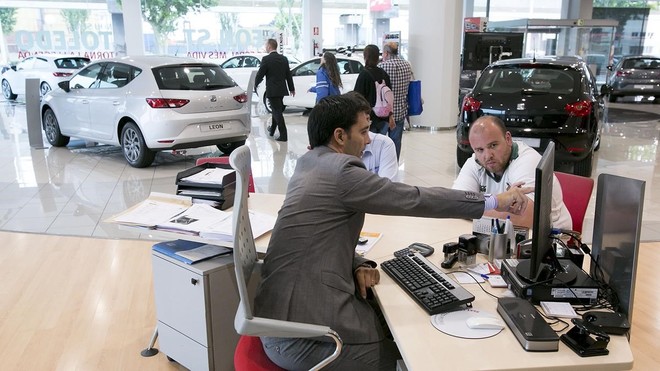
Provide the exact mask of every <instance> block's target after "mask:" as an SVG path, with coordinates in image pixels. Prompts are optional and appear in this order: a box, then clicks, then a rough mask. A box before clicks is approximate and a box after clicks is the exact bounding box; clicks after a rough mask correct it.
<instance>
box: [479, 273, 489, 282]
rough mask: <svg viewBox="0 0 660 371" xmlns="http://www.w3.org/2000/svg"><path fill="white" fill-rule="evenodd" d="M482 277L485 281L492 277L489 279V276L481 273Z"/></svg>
mask: <svg viewBox="0 0 660 371" xmlns="http://www.w3.org/2000/svg"><path fill="white" fill-rule="evenodd" d="M480 276H481V278H483V279H485V280H487V279H489V278H490V277H488V275H487V274H483V273H481V274H480Z"/></svg>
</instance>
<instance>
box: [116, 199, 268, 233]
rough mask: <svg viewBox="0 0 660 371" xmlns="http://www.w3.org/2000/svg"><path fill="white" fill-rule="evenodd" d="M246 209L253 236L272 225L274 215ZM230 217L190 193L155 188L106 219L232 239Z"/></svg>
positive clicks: (144, 226) (119, 222)
mask: <svg viewBox="0 0 660 371" xmlns="http://www.w3.org/2000/svg"><path fill="white" fill-rule="evenodd" d="M249 213H250V214H249V215H250V223H251V225H252V234H253V235H254V238H257V237H259V236H261V235H263V234H265V233H267V232H269V231H270V230H272V229H273V227H274V226H275V219H276V218H275V217H274V216H271V215H268V214H263V213H259V212H255V211H250V212H249ZM232 219H233V218H232V213H231V212H228V211H222V210H218V209H216V208H213V207H211V206H210V205H207V204H204V203H193V202H192V199H191V198H190V197H182V196H173V195H167V194H162V193H156V192H154V193H152V194H151V195H149V198H147V199H146V200H144V201H142V202H140V203H139V204H137V205H135V206H133V207H131V208H130V209H128V210H126V211H124V212H122V213H120V214H118V215H115V216H113V217H111V218H109V219H107V220H106V222H109V223H117V224H123V225H129V226H135V227H143V228H149V229H156V230H161V231H168V232H174V233H180V234H187V235H196V236H197V235H198V236H200V237H203V238H208V239H210V240H219V241H225V242H231V241H233V240H234V238H233V220H232Z"/></svg>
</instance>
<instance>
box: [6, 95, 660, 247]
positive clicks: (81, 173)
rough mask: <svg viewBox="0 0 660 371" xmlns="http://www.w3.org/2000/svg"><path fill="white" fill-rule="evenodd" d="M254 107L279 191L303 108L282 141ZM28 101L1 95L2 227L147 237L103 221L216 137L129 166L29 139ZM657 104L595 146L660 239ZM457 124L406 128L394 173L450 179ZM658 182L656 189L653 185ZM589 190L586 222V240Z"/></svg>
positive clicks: (113, 150) (650, 235)
mask: <svg viewBox="0 0 660 371" xmlns="http://www.w3.org/2000/svg"><path fill="white" fill-rule="evenodd" d="M262 112H263V111H260V110H259V109H258V108H255V114H254V116H253V121H252V125H253V127H252V135H251V136H250V138H249V140H248V144H249V146H250V148H251V150H252V157H253V162H252V170H253V176H254V180H255V184H256V188H257V191H258V192H269V193H284V192H285V191H286V186H287V182H288V179H289V178H290V177H291V174H292V173H293V171H294V168H295V165H296V160H297V159H298V157H299V156H301V155H302V154H303V153H304V152H305V151H306V150H307V134H306V126H305V125H306V122H307V117H306V116H303V114H302V112H301V111H298V112H295V111H292V112H289V113H287V114H286V120H287V125H288V128H289V142H287V143H281V142H276V141H274V140H272V139H269V138H268V137H267V135H266V132H265V127H266V123H267V120H268V119H269V116H267V115H260V114H259V113H262ZM25 116H26V114H25V105H24V104H21V103H17V104H15V103H9V102H4V101H0V135H1V137H0V146H1V147H2V148H4V150H3V151H2V152H0V229H2V230H8V231H23V232H35V233H47V234H65V235H80V236H95V237H113V238H150V236H148V235H140V234H139V233H137V232H134V231H127V230H123V229H119V228H118V227H117V226H116V225H112V224H108V223H104V222H103V221H104V220H105V219H106V218H107V217H109V216H111V215H113V214H116V213H118V212H120V211H123V210H125V209H126V208H128V207H130V206H131V205H134V204H135V203H137V202H139V201H141V200H143V199H144V198H146V197H147V196H148V195H149V193H150V192H152V191H158V192H166V193H174V192H175V190H176V186H175V184H174V179H175V176H176V174H177V173H178V172H180V171H182V170H184V169H186V168H189V167H192V166H194V163H195V160H196V159H197V158H198V157H204V156H216V155H218V152H217V150H215V147H204V148H200V149H193V150H188V151H187V152H186V153H178V154H172V153H166V152H161V153H159V154H158V156H157V158H156V163H155V165H154V166H152V167H149V168H146V169H134V168H132V167H130V166H128V165H127V164H126V162H125V161H124V159H123V157H122V154H121V151H120V149H119V148H118V147H112V146H105V145H103V146H94V145H91V144H90V145H89V146H88V145H86V143H85V142H83V141H75V140H72V142H71V145H70V146H69V147H67V148H50V147H49V146H48V143H47V141H46V140H45V139H44V144H45V147H46V148H43V149H32V148H30V145H29V143H28V135H27V124H26V118H25ZM658 119H660V106H654V105H650V104H637V103H619V104H612V105H611V109H610V111H609V120H608V121H609V122H607V123H605V124H604V128H603V141H602V145H601V149H600V151H599V152H597V160H596V161H597V162H596V168H595V169H596V170H595V171H594V175H593V177H594V178H597V176H598V174H600V173H612V174H617V175H622V176H628V177H632V178H638V179H643V180H645V181H646V201H645V207H644V229H643V231H642V239H643V240H645V241H650V240H654V241H657V240H660V184H659V185H656V184H655V182H654V180H655V179H656V178H657V177H659V176H660V171H658V170H657V169H658V168H657V163H658V142H659V140H660V123H659V121H658ZM455 153H456V139H455V134H454V131H453V130H451V129H448V130H439V131H431V130H428V129H419V128H415V129H413V130H411V131H407V132H405V134H404V138H403V150H402V154H401V161H400V168H399V169H400V172H399V178H400V180H401V181H403V182H405V183H408V184H413V185H419V186H445V187H449V186H451V184H452V181H453V179H454V177H455V174H456V172H457V166H456V161H455ZM656 186H657V187H658V189H656ZM594 203H595V192H594V195H593V196H592V202H591V204H590V207H589V210H588V211H587V217H586V222H585V240H586V241H589V240H590V234H591V232H590V229H591V228H592V225H593V215H594Z"/></svg>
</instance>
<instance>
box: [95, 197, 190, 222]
mask: <svg viewBox="0 0 660 371" xmlns="http://www.w3.org/2000/svg"><path fill="white" fill-rule="evenodd" d="M191 205H192V199H191V198H190V197H183V196H175V195H170V194H166V193H159V192H152V193H151V194H150V195H149V197H148V198H147V199H146V200H144V201H142V202H140V203H138V204H137V205H135V206H133V207H131V208H129V209H127V210H126V211H123V212H121V213H119V214H117V215H115V216H112V217H110V218H109V219H107V220H106V222H108V223H119V224H125V225H133V226H141V227H148V228H155V227H156V225H157V224H159V223H162V222H164V221H166V220H167V219H169V218H171V217H173V216H175V215H178V214H180V213H182V212H184V211H186V210H187V209H188V208H189V207H190V206H191Z"/></svg>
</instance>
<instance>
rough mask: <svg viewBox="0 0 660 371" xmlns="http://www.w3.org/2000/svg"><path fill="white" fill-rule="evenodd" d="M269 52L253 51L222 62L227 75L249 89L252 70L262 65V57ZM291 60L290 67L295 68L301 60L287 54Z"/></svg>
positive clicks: (221, 64) (221, 65)
mask: <svg viewBox="0 0 660 371" xmlns="http://www.w3.org/2000/svg"><path fill="white" fill-rule="evenodd" d="M266 55H268V54H266V53H251V54H241V55H236V56H233V57H231V58H229V59H227V60H226V61H224V62H222V63H220V67H222V69H223V70H225V72H227V75H229V76H230V77H231V78H232V79H234V81H236V83H237V84H238V86H240V87H241V88H243V89H247V86H248V82H249V80H250V74H251V73H252V71H257V70H258V69H259V66H260V65H261V59H262V58H263V57H264V56H266ZM286 58H287V59H288V60H289V68H294V67H295V66H296V65H297V64H298V63H300V61H299V60H298V59H297V58H296V57H292V56H288V55H287V56H286Z"/></svg>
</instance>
